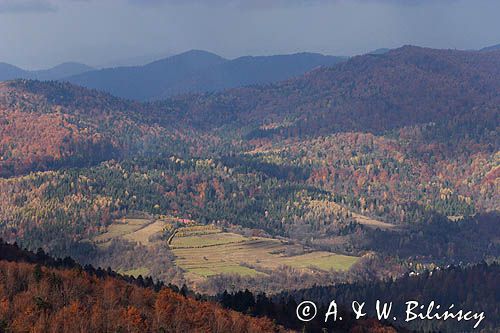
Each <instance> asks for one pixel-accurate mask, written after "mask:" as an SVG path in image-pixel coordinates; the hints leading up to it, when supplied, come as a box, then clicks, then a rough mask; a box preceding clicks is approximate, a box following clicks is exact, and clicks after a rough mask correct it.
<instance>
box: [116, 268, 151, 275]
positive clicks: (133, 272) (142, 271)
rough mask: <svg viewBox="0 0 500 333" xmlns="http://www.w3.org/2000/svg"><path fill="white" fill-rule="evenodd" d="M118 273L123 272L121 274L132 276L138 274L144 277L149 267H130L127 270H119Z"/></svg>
mask: <svg viewBox="0 0 500 333" xmlns="http://www.w3.org/2000/svg"><path fill="white" fill-rule="evenodd" d="M118 273H120V274H123V275H130V276H133V277H138V276H139V275H142V276H143V277H146V276H148V274H149V269H148V268H146V267H139V268H135V269H131V270H128V271H119V272H118Z"/></svg>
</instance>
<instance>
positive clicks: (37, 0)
mask: <svg viewBox="0 0 500 333" xmlns="http://www.w3.org/2000/svg"><path fill="white" fill-rule="evenodd" d="M55 10H57V6H56V5H55V4H54V3H53V2H51V1H44V0H0V13H11V12H53V11H55Z"/></svg>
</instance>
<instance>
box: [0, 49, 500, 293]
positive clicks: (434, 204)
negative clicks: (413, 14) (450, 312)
mask: <svg viewBox="0 0 500 333" xmlns="http://www.w3.org/2000/svg"><path fill="white" fill-rule="evenodd" d="M499 71H500V53H499V52H495V51H492V52H473V51H468V52H465V51H451V50H433V49H425V48H417V47H411V46H407V47H403V48H400V49H396V50H391V51H389V52H387V53H384V54H376V55H373V54H369V55H364V56H359V57H355V58H353V59H350V60H349V61H347V62H346V63H343V64H339V65H336V66H335V67H332V68H321V69H318V70H315V71H313V72H310V73H308V74H306V75H304V76H302V77H299V78H295V79H291V80H289V81H285V82H282V83H277V84H270V85H265V86H253V87H247V88H238V89H231V90H227V91H224V92H218V93H210V94H201V95H187V96H179V97H175V98H173V99H169V100H166V101H161V102H154V103H139V102H132V101H126V100H122V99H119V98H116V97H113V96H111V95H108V94H105V93H100V92H97V91H94V90H88V89H84V88H81V87H77V86H73V85H71V84H68V83H57V82H38V81H13V82H5V83H1V84H0V116H1V117H0V133H1V135H0V176H1V177H3V178H2V179H0V199H1V201H2V205H1V206H0V235H1V236H2V237H3V238H5V239H7V240H8V241H12V242H13V241H18V242H20V243H22V244H23V245H24V246H28V247H29V248H31V249H35V248H38V247H43V248H44V249H46V250H48V251H50V252H51V253H53V254H55V255H57V256H65V255H68V254H71V255H72V256H74V257H75V258H76V259H78V260H80V261H82V262H85V263H87V262H88V263H99V264H102V265H113V266H114V267H117V268H118V269H121V270H124V271H133V272H137V271H138V270H139V271H140V272H144V270H147V271H148V272H149V273H150V274H152V275H154V276H155V277H161V278H163V279H165V280H169V279H171V280H172V279H175V280H176V281H179V282H182V281H184V279H185V277H186V276H187V274H188V273H189V272H187V271H185V270H183V269H181V268H180V266H179V265H178V261H179V260H180V259H181V258H179V257H178V256H176V255H175V253H174V251H173V249H172V248H171V247H170V245H171V244H170V243H168V240H169V239H171V238H170V237H171V236H172V234H173V232H175V230H177V229H178V228H182V227H183V223H188V222H189V223H192V224H196V225H197V226H198V227H201V226H203V225H208V226H209V227H210V228H211V229H210V230H219V231H218V232H220V233H221V234H223V236H220V235H219V236H214V235H212V236H211V237H214V238H216V237H232V239H240V240H241V237H243V236H244V237H246V238H245V239H246V240H249V239H250V240H258V238H259V237H262V238H266V241H269V240H270V239H272V241H274V242H278V243H280V244H284V245H283V246H284V247H283V248H285V249H286V250H283V248H280V249H282V250H280V251H281V252H279V253H271V252H272V250H269V251H270V252H269V253H266V255H271V256H272V255H278V256H280V257H281V258H285V259H286V260H285V262H288V263H289V262H290V260H291V259H290V258H292V257H293V258H294V259H296V257H297V256H300V255H311V256H313V255H314V251H326V252H328V253H329V254H330V255H328V256H326V257H328V258H334V256H333V254H341V255H344V256H349V257H351V258H355V260H358V259H359V263H357V264H356V265H352V267H351V265H346V266H345V271H343V272H338V271H335V272H334V271H332V267H337V268H338V267H339V266H338V265H337V266H336V265H332V263H331V262H327V263H324V262H323V263H319V264H318V265H320V266H321V267H323V268H321V267H316V266H315V267H313V268H310V267H309V268H308V267H304V264H300V265H302V266H300V265H299V266H300V269H299V270H294V269H292V268H290V267H285V268H283V267H281V268H280V267H274V271H273V270H270V269H269V266H267V267H265V266H259V265H258V263H256V264H255V265H254V266H252V267H246V266H245V267H244V268H242V266H241V265H240V266H238V269H239V271H238V272H240V271H245V272H247V273H248V272H251V274H250V273H249V274H250V276H244V277H239V276H234V275H232V274H229V273H233V272H234V271H230V272H229V273H228V274H222V275H223V276H213V275H211V276H208V275H209V273H207V272H202V273H200V274H202V275H203V274H205V275H206V276H205V275H204V276H205V277H206V280H205V281H203V283H200V284H198V285H197V287H199V288H200V289H203V290H204V291H207V292H211V293H213V292H218V291H221V290H220V289H221V286H226V285H228V284H235V285H238V286H245V287H246V286H249V287H251V286H258V287H261V288H262V289H264V290H273V289H274V290H275V291H277V290H278V289H279V288H286V287H287V286H290V285H293V286H295V285H298V284H300V283H302V281H304V280H307V279H308V281H317V280H315V279H313V278H311V276H321V278H318V281H319V280H321V281H323V282H325V281H330V282H331V281H338V280H339V279H341V278H345V279H350V280H352V281H358V280H363V279H368V278H374V277H376V278H380V277H394V276H397V275H400V274H401V273H402V272H405V271H408V270H411V269H412V267H411V266H410V265H409V263H410V262H413V263H415V265H416V264H418V265H419V267H420V268H419V269H420V270H422V269H425V268H426V267H434V266H436V265H438V266H441V265H445V264H448V263H459V262H467V263H469V262H477V261H480V260H482V259H492V258H496V257H499V256H500V252H499V251H500V248H499V244H500V243H499V242H498V239H500V235H499V232H500V229H499V228H498V227H497V225H498V221H499V219H498V210H499V209H500V206H499V203H500V192H499V181H500V178H499V177H500V173H499V172H500V155H499V148H500V141H499V140H500V139H499V135H498V134H499V133H500V131H499V128H498V126H499V124H500V121H499V116H500V112H499V111H500V110H499V105H500V94H499V91H500V72H499ZM137 216H139V220H140V221H137ZM141 219H142V220H141ZM141 221H142V222H141ZM172 221H174V222H172ZM186 221H188V222H186ZM143 222H144V225H143V224H141V223H143ZM134 223H137V224H134ZM134 225H135V226H134ZM136 226H138V227H137V228H139V227H142V226H146V227H147V226H150V228H149V229H146V231H144V234H141V235H142V236H141V235H140V237H139V236H137V235H135V236H137V237H139V238H133V237H132V236H130V237H132V238H130V237H129V236H127V235H126V233H127V232H129V234H130V233H132V231H133V232H139V229H137V230H136V229H134V228H136ZM151 226H152V227H151ZM120 228H121V229H120ZM127 228H129V229H127ZM155 228H157V229H155ZM116 229H119V230H124V229H127V230H129V231H124V232H123V233H121V234H120V233H116V232H115V230H116ZM130 230H132V231H130ZM172 230H174V231H172ZM150 231H151V232H152V233H151V234H148V232H150ZM153 231H154V232H153ZM228 234H230V235H228ZM104 235H108V236H104ZM135 236H134V237H135ZM105 237H108V238H111V240H110V241H109V243H108V242H107V241H106V242H104V241H102V238H105ZM127 237H129V238H127ZM137 239H139V240H138V241H137ZM194 239H195V240H199V239H198V238H194ZM106 240H107V238H106ZM191 240H192V239H191ZM212 241H213V240H212ZM217 241H220V239H217ZM103 243H105V244H106V245H103ZM195 245H196V244H195ZM216 245H221V244H220V243H216ZM196 246H198V245H196ZM144 258H149V260H144ZM152 258H154V260H153V259H152ZM337 258H338V257H337ZM373 258H376V259H373ZM226 259H227V258H226V257H224V258H221V261H224V260H226ZM332 260H333V259H332ZM205 261H208V259H206V260H205ZM144 262H146V263H147V265H148V266H149V267H145V266H144V265H142V264H141V263H144ZM321 264H324V265H323V266H322V265H321ZM194 266H195V265H194V264H193V265H192V266H191V267H194ZM247 266H248V265H247ZM325 267H326V268H325ZM233 268H234V267H233ZM197 269H198V272H200V269H199V267H198V268H197ZM273 272H274V273H273ZM275 272H280V274H281V273H282V274H281V275H280V274H276V273H275ZM210 274H211V273H210ZM297 274H298V275H300V276H302V277H304V278H303V279H295V280H294V279H291V278H290V277H291V276H292V275H297ZM306 276H307V277H308V278H307V279H306V278H305V277H306ZM321 281H319V282H318V283H321Z"/></svg>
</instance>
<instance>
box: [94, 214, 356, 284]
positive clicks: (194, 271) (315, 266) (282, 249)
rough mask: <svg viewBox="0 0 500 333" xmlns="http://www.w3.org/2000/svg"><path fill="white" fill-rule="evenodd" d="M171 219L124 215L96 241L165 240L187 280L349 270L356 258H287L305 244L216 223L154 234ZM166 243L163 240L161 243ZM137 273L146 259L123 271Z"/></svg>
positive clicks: (322, 254)
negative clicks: (165, 235)
mask: <svg viewBox="0 0 500 333" xmlns="http://www.w3.org/2000/svg"><path fill="white" fill-rule="evenodd" d="M169 221H170V220H168V219H156V220H155V219H153V218H151V219H149V218H136V217H134V218H123V219H120V220H117V221H115V222H114V223H113V224H112V225H110V226H109V227H108V230H107V231H106V232H105V233H103V234H101V235H99V236H97V237H95V238H94V239H93V240H92V241H94V242H95V243H96V244H98V245H99V246H100V247H105V246H107V245H108V244H110V242H111V240H112V239H120V238H121V239H125V240H129V241H132V242H136V243H138V244H141V245H144V246H153V245H155V244H156V245H158V244H164V246H169V247H170V248H171V250H172V252H173V253H174V255H175V257H176V259H175V263H176V265H177V266H179V267H180V268H182V269H183V270H184V271H185V276H186V278H187V279H188V280H190V281H193V282H196V281H200V280H202V279H204V278H206V277H209V276H213V275H217V274H240V275H242V276H255V275H259V274H266V273H264V272H267V271H269V270H276V269H280V267H282V266H290V267H294V268H297V269H303V270H313V271H314V270H325V271H328V270H347V269H349V268H350V267H351V266H352V265H353V264H354V263H355V262H356V261H357V260H358V258H357V257H351V256H345V255H339V254H335V253H330V252H324V251H314V252H307V251H306V252H304V253H303V254H300V255H293V256H287V255H286V254H285V253H302V252H303V251H302V247H301V246H300V245H294V244H290V243H288V242H284V241H280V240H277V239H272V238H263V237H246V236H243V235H240V234H236V233H232V232H225V231H223V230H221V229H219V228H217V227H215V226H213V225H207V226H200V225H192V224H190V223H187V224H186V223H184V222H183V223H182V225H185V227H178V226H179V224H176V225H177V229H176V230H175V231H174V233H173V236H172V237H171V238H170V239H169V243H168V245H167V241H166V240H163V241H162V240H161V239H159V238H152V236H154V235H159V234H160V233H161V232H162V231H163V230H164V228H165V227H166V226H167V227H168V226H169V223H170V226H172V225H173V224H171V223H172V221H173V220H172V221H170V222H169ZM161 242H163V243H161ZM121 273H123V274H127V275H133V276H138V275H142V276H146V275H147V274H148V273H149V269H148V267H147V263H144V266H143V267H137V268H135V269H132V270H127V271H122V272H121Z"/></svg>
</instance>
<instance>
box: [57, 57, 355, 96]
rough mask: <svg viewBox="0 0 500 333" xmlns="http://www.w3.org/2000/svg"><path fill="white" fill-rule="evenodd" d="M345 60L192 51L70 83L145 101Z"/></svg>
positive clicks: (301, 71) (84, 76) (287, 74)
mask: <svg viewBox="0 0 500 333" xmlns="http://www.w3.org/2000/svg"><path fill="white" fill-rule="evenodd" d="M346 59H347V58H345V57H335V56H325V55H321V54H316V53H298V54H291V55H276V56H259V57H251V56H246V57H241V58H237V59H234V60H227V59H224V58H222V57H220V56H218V55H216V54H213V53H210V52H206V51H198V50H193V51H188V52H185V53H182V54H179V55H176V56H172V57H168V58H165V59H162V60H159V61H155V62H152V63H150V64H147V65H144V66H133V67H117V68H107V69H102V70H95V71H90V72H86V73H83V74H79V75H74V76H71V77H68V78H66V79H65V80H66V81H69V82H71V83H73V84H78V85H80V86H83V87H87V88H94V89H98V90H102V91H105V92H109V93H111V94H113V95H115V96H118V97H122V98H128V99H134V100H140V101H147V100H158V99H165V98H167V97H169V96H172V95H177V94H183V93H192V92H214V91H221V90H224V89H227V88H235V87H241V86H246V85H252V84H266V83H272V82H276V81H281V80H286V79H289V78H291V77H295V76H299V75H301V74H304V73H305V72H308V71H310V70H312V69H314V68H316V67H319V66H332V65H335V64H337V63H339V62H342V61H345V60H346Z"/></svg>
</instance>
